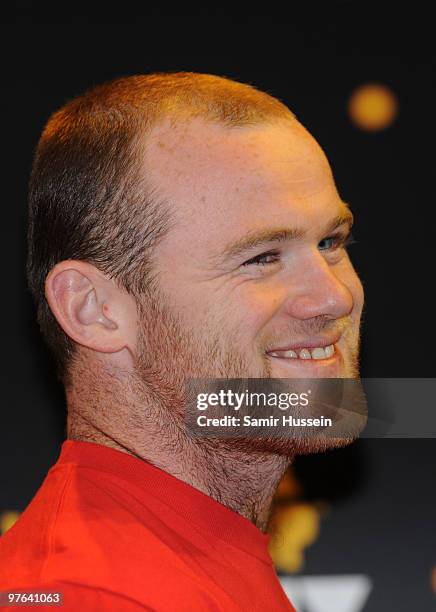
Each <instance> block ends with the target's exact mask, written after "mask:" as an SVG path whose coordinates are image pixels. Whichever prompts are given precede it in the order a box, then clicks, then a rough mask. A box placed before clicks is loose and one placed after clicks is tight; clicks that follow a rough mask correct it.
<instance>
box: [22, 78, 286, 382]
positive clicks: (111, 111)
mask: <svg viewBox="0 0 436 612" xmlns="http://www.w3.org/2000/svg"><path fill="white" fill-rule="evenodd" d="M196 117H202V118H204V119H206V120H209V121H211V122H214V123H219V124H222V125H223V126H226V127H228V128H233V127H243V126H250V125H256V124H260V123H270V122H272V121H274V120H277V119H289V118H292V117H294V115H293V114H292V113H291V111H290V110H289V109H288V108H287V107H286V106H285V105H284V104H283V103H282V102H281V101H279V100H278V99H276V98H274V97H272V96H271V95H269V94H267V93H265V92H262V91H259V90H257V89H256V88H255V87H253V86H251V85H247V84H243V83H239V82H236V81H233V80H230V79H227V78H224V77H218V76H213V75H208V74H198V73H191V72H173V73H156V74H148V75H137V76H129V77H123V78H119V79H115V80H113V81H110V82H107V83H104V84H101V85H98V86H96V87H93V88H92V89H90V90H88V91H86V92H85V93H83V94H82V95H80V96H78V97H76V98H74V99H72V100H70V101H69V102H67V103H66V104H65V105H64V106H63V107H62V108H61V109H59V110H58V111H56V112H55V113H53V115H51V117H50V118H49V120H48V122H47V124H46V126H45V128H44V130H43V132H42V135H41V137H40V140H39V142H38V145H37V147H36V151H35V155H34V159H33V164H32V170H31V175H30V181H29V209H28V257H27V280H28V286H29V289H30V292H31V294H32V296H33V299H34V302H35V306H36V312H37V321H38V324H39V327H40V330H41V333H42V335H43V338H44V339H45V341H46V343H47V345H48V346H49V348H50V349H51V351H52V353H53V355H54V358H55V362H56V366H57V377H58V378H59V379H60V380H61V381H62V382H63V384H64V385H65V386H68V385H69V384H71V378H70V369H71V368H70V366H71V361H72V360H73V358H74V356H75V354H76V349H75V347H76V345H75V343H74V341H73V340H71V338H70V337H69V336H68V335H67V334H65V332H64V331H63V329H62V328H61V326H60V325H59V324H58V322H57V320H56V318H55V317H54V315H53V313H52V312H51V310H50V307H49V305H48V303H47V300H46V298H45V290H44V289H45V279H46V277H47V275H48V273H49V272H50V270H51V269H52V268H53V266H55V264H56V263H58V262H60V261H63V260H66V259H76V260H82V261H87V262H89V263H92V264H93V265H95V266H96V267H97V268H98V269H99V270H100V271H101V272H103V273H104V274H105V275H107V276H108V277H109V278H112V279H114V280H115V281H116V282H117V284H118V285H119V286H120V287H121V288H123V289H124V290H125V291H127V292H128V293H129V294H131V295H132V296H134V298H135V299H136V300H138V298H139V297H140V296H141V295H143V294H144V292H147V291H149V290H150V286H151V284H152V281H153V280H154V279H153V267H152V254H153V248H154V247H155V246H156V244H157V243H158V241H159V239H161V238H162V237H163V236H164V235H165V234H166V233H167V232H168V230H169V228H170V226H171V218H172V217H171V203H170V202H163V201H160V200H159V198H158V197H157V194H156V193H155V192H153V190H152V188H151V187H150V186H149V185H148V184H147V168H146V167H144V161H145V160H144V152H145V147H146V145H147V134H149V133H150V131H151V130H152V129H153V127H155V126H156V125H157V124H158V123H159V122H160V121H161V120H163V119H165V118H171V120H174V121H176V122H183V121H187V120H189V119H191V118H196Z"/></svg>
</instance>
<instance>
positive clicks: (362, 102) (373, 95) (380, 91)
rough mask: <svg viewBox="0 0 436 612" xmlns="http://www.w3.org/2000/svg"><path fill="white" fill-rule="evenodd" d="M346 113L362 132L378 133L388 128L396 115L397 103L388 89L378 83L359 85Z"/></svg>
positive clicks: (352, 95)
mask: <svg viewBox="0 0 436 612" xmlns="http://www.w3.org/2000/svg"><path fill="white" fill-rule="evenodd" d="M348 112H349V115H350V117H351V120H352V121H353V123H355V124H356V125H357V127H359V128H361V129H362V130H367V131H370V132H378V131H380V130H384V129H386V128H388V127H389V126H390V125H391V124H392V123H393V122H394V121H395V119H396V117H397V115H398V101H397V98H396V96H395V94H394V93H393V92H392V90H391V89H389V87H386V86H385V85H381V84H380V83H367V84H365V85H361V86H360V87H358V88H357V89H355V90H354V92H353V93H352V94H351V96H350V100H349V102H348Z"/></svg>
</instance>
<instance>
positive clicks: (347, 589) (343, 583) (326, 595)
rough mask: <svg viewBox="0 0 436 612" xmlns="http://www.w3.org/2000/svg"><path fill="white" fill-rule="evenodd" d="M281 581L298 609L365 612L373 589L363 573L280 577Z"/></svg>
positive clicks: (311, 611)
mask: <svg viewBox="0 0 436 612" xmlns="http://www.w3.org/2000/svg"><path fill="white" fill-rule="evenodd" d="M280 582H281V584H282V587H283V589H284V591H285V593H286V595H287V596H288V597H289V599H290V600H291V602H292V603H293V605H294V608H295V609H296V610H297V612H303V611H304V612H363V610H364V606H365V604H366V602H367V600H368V597H369V594H370V592H371V589H372V581H371V579H370V578H369V576H365V575H364V574H352V575H348V576H347V575H345V576H307V577H304V576H302V577H301V578H294V577H291V576H281V577H280Z"/></svg>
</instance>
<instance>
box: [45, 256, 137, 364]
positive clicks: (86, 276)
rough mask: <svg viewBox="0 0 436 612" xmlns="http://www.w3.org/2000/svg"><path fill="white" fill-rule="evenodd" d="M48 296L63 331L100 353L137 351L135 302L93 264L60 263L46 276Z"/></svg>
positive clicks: (77, 262)
mask: <svg viewBox="0 0 436 612" xmlns="http://www.w3.org/2000/svg"><path fill="white" fill-rule="evenodd" d="M45 296H46V298H47V302H48V304H49V306H50V309H51V311H52V312H53V315H54V316H55V317H56V320H57V321H58V323H59V325H60V326H61V327H62V329H63V330H64V332H65V333H66V334H67V335H68V336H69V337H70V338H71V339H72V340H74V341H75V342H77V343H78V344H81V345H82V346H86V347H88V348H90V349H92V350H94V351H98V352H101V353H115V352H118V351H121V350H122V349H124V348H127V349H128V350H129V351H130V352H131V354H132V355H134V354H135V348H136V319H137V310H136V302H135V300H134V298H133V297H132V296H130V295H129V294H128V293H127V292H125V291H122V290H121V289H120V288H119V287H118V286H117V285H116V284H115V282H114V281H113V280H111V279H108V278H107V277H106V276H105V275H104V274H103V273H102V272H100V270H98V269H97V268H96V267H95V266H93V265H92V264H89V263H87V262H84V261H77V260H66V261H61V262H59V263H58V264H56V265H55V266H54V268H53V269H52V270H51V271H50V273H49V274H48V275H47V278H46V281H45Z"/></svg>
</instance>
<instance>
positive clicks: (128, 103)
mask: <svg viewBox="0 0 436 612" xmlns="http://www.w3.org/2000/svg"><path fill="white" fill-rule="evenodd" d="M350 222H351V213H350V211H349V210H348V208H347V206H346V205H345V204H344V203H343V202H342V201H341V199H340V197H339V195H338V192H337V190H336V187H335V184H334V180H333V177H332V173H331V170H330V167H329V165H328V162H327V160H326V158H325V155H324V154H323V152H322V150H321V149H320V147H319V146H318V144H317V143H316V141H315V140H314V139H313V138H312V137H311V136H310V134H309V133H308V132H307V131H306V130H305V128H304V127H303V126H302V125H301V124H300V123H299V122H298V121H297V120H296V119H295V117H294V115H293V114H292V113H291V112H290V111H289V110H288V109H287V108H286V107H285V106H284V105H283V104H282V103H281V102H279V101H277V100H275V99H274V98H272V97H270V96H268V95H267V94H264V93H262V92H258V91H257V90H255V89H253V88H251V87H249V86H247V85H242V84H239V83H235V82H233V81H228V80H226V79H222V78H219V77H213V76H209V75H194V74H185V73H181V74H171V75H150V76H144V77H130V78H127V79H121V80H119V81H116V82H114V83H112V84H108V85H104V86H101V87H100V88H97V89H96V90H93V91H91V92H90V93H88V94H85V96H84V97H82V98H77V99H76V100H73V101H72V102H70V103H69V104H68V105H67V106H66V107H65V108H64V109H61V110H60V111H58V113H55V115H53V117H52V118H51V119H50V121H49V123H48V125H47V126H46V128H45V131H44V133H43V135H42V138H41V142H40V144H39V146H38V150H37V154H36V158H35V163H34V167H33V172H32V179H31V189H30V253H29V267H28V271H29V282H30V286H31V289H32V291H33V293H34V295H35V297H36V300H37V303H38V308H39V321H40V324H41V327H42V329H43V332H44V333H45V335H46V337H47V338H48V340H49V342H51V346H52V348H53V349H54V350H55V352H56V354H57V356H58V359H59V363H60V364H61V367H62V368H63V370H61V374H62V375H64V378H65V374H66V373H67V372H69V373H70V374H71V378H70V381H68V379H67V380H66V382H71V381H73V384H74V371H75V370H76V369H77V371H80V372H83V371H84V370H83V367H80V364H82V365H83V363H86V364H87V368H88V370H89V369H91V370H94V371H95V372H97V373H98V372H106V373H110V374H111V375H112V376H113V377H115V378H116V377H117V373H118V374H119V373H122V372H128V371H131V372H133V373H134V380H135V381H136V382H137V383H138V384H139V386H140V387H141V389H142V392H144V393H145V392H146V393H148V394H149V395H152V396H153V397H156V398H157V399H160V400H162V403H165V402H166V403H168V402H172V403H173V406H177V405H178V404H179V401H180V400H181V389H182V386H183V382H184V380H185V379H186V378H188V377H229V378H238V377H240V378H242V377H253V378H254V377H278V378H295V377H298V378H310V377H313V378H318V377H324V378H328V377H352V376H356V375H357V373H358V345H359V324H360V317H361V312H362V306H363V290H362V286H361V283H360V281H359V279H358V278H357V275H356V274H355V272H354V269H353V267H352V265H351V263H350V260H349V258H348V255H347V252H346V250H345V248H344V244H345V242H346V238H347V235H348V231H349V227H350ZM44 285H45V295H46V299H45V298H44ZM46 300H47V301H46ZM51 312H52V313H54V317H55V318H53V315H52V314H51ZM331 345H334V350H335V353H334V354H333V356H331V355H330V353H329V351H331V349H327V354H325V352H323V351H322V350H319V349H323V347H326V346H330V347H331ZM316 348H318V350H315V349H316ZM71 356H73V357H75V358H73V359H71ZM120 376H121V374H120ZM97 379H98V376H97ZM95 384H96V385H98V382H96V383H95Z"/></svg>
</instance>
